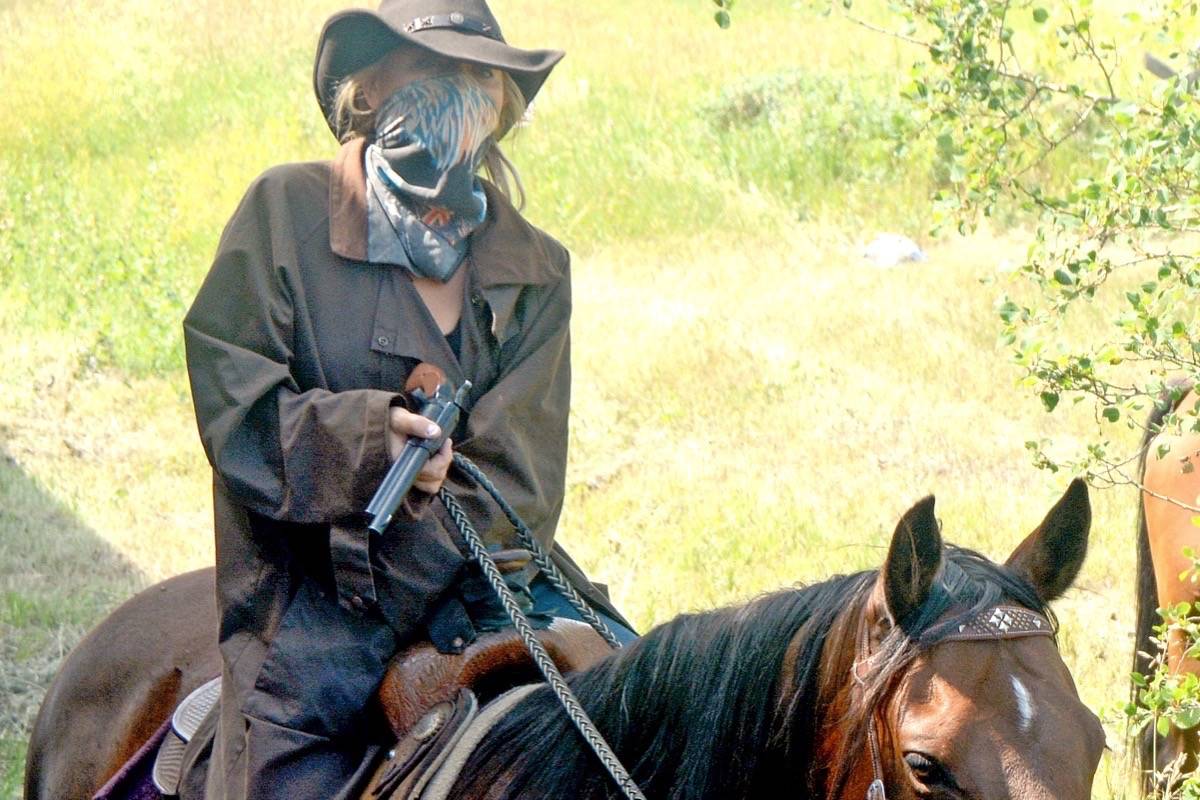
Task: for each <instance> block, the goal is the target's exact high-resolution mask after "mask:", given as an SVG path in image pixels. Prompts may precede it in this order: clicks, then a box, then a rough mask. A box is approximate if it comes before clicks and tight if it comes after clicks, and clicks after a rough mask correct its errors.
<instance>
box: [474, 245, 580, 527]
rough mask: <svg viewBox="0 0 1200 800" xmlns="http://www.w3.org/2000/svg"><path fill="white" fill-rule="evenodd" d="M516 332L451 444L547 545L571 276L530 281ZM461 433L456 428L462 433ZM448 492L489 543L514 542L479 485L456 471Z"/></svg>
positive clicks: (560, 446)
mask: <svg viewBox="0 0 1200 800" xmlns="http://www.w3.org/2000/svg"><path fill="white" fill-rule="evenodd" d="M517 313H518V314H519V316H520V319H521V325H520V332H519V333H518V334H516V337H515V340H512V341H508V342H505V343H504V344H503V345H502V347H501V364H500V374H499V378H498V379H497V381H496V383H495V385H494V386H492V387H491V389H489V390H488V391H487V392H486V393H485V394H484V395H483V396H481V397H480V398H478V400H477V401H476V403H475V405H474V407H473V408H472V409H471V413H470V416H469V417H468V420H467V426H466V430H465V435H464V436H463V438H462V440H461V441H459V442H456V449H457V450H458V451H459V452H461V453H462V454H464V455H466V456H467V457H468V458H470V459H471V460H473V461H475V462H476V463H477V464H479V465H480V466H481V467H482V468H483V469H484V470H485V471H486V472H487V474H488V476H489V477H491V478H492V480H493V482H494V483H495V484H496V486H497V488H499V490H500V492H501V493H502V494H503V495H504V497H505V498H506V499H507V500H508V502H509V503H511V504H512V506H513V508H514V509H516V511H517V513H518V514H519V515H520V517H521V518H522V519H523V520H524V521H525V523H526V524H527V525H528V526H529V527H530V529H531V530H532V531H533V532H534V535H535V537H536V538H537V539H538V540H539V541H540V542H541V543H542V544H543V545H545V546H546V547H547V549H549V545H550V543H551V542H552V541H553V538H554V529H555V526H556V525H557V524H558V517H559V514H560V513H561V511H562V505H563V495H564V492H565V486H566V470H567V431H568V411H569V408H570V402H571V357H570V349H571V345H570V333H569V325H570V318H571V281H570V269H569V263H568V262H567V257H566V253H565V251H563V268H562V275H561V278H560V279H558V280H557V281H556V282H554V283H551V284H547V285H540V286H532V287H529V288H527V289H526V290H525V292H524V293H523V296H522V297H521V298H520V300H519V303H518V309H517ZM460 435H462V434H460ZM451 482H452V483H453V484H454V486H453V490H454V491H455V492H456V493H457V494H458V495H459V496H460V498H461V499H462V502H463V505H464V507H466V509H467V512H468V513H469V514H470V515H471V517H472V519H478V520H481V521H482V524H481V525H480V530H481V531H485V530H486V531H489V534H490V535H489V538H490V539H491V540H492V541H504V542H509V541H515V539H514V538H513V536H512V533H513V529H512V526H511V525H510V524H509V523H508V521H507V519H505V517H504V515H503V513H502V512H501V511H500V509H499V508H498V507H497V506H496V504H495V502H494V501H493V500H492V499H491V497H490V496H488V495H487V494H486V492H485V491H484V490H483V488H482V487H479V486H476V485H475V484H474V482H473V481H471V480H470V479H469V478H468V477H467V476H465V475H463V474H461V473H460V472H459V471H457V470H453V471H452V472H451Z"/></svg>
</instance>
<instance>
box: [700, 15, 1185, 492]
mask: <svg viewBox="0 0 1200 800" xmlns="http://www.w3.org/2000/svg"><path fill="white" fill-rule="evenodd" d="M813 2H814V3H815V7H816V8H819V9H820V10H822V11H823V12H824V13H829V12H830V11H833V12H834V13H841V14H844V15H845V16H846V17H847V19H849V20H850V21H851V22H853V23H856V24H858V25H860V26H862V27H864V28H865V29H871V30H873V31H875V32H876V33H877V34H880V35H891V36H894V37H898V38H901V39H903V40H905V41H907V42H909V43H911V44H912V45H913V48H914V56H915V59H914V60H915V63H914V66H913V68H912V76H911V78H912V79H911V82H910V83H909V85H908V86H907V88H906V89H905V91H904V96H905V97H906V98H907V100H908V101H910V103H911V108H912V112H913V114H914V115H915V116H916V117H917V119H918V129H919V130H920V131H921V133H920V135H922V136H924V137H928V139H929V140H930V141H935V142H936V152H937V158H938V161H939V163H938V170H939V173H938V174H939V176H940V177H941V179H942V180H941V183H940V189H939V190H938V192H937V195H936V196H935V198H934V203H935V207H936V210H937V218H938V220H939V225H940V226H946V225H949V226H952V227H956V228H957V229H958V230H960V231H962V232H969V231H971V230H973V229H975V228H976V227H977V226H979V225H980V224H981V223H983V222H984V221H987V220H989V218H990V220H991V221H992V222H993V223H997V222H998V223H1000V224H1004V225H1008V224H1013V223H1016V224H1018V225H1021V226H1024V227H1028V229H1030V230H1031V232H1032V235H1031V237H1030V239H1031V242H1030V246H1029V248H1028V250H1027V252H1026V255H1025V258H1024V263H1022V264H1020V265H1019V266H1017V267H1015V268H1014V269H1012V270H1011V273H1010V274H1008V275H1005V276H1001V277H1003V278H1005V280H1004V282H1003V284H1002V285H1003V289H1002V292H1003V294H1002V296H1001V297H1000V298H999V300H998V302H997V311H998V315H999V319H998V327H999V330H1000V335H1001V338H1002V341H1003V343H1004V345H1005V346H1006V348H1007V349H1008V351H1009V352H1010V353H1011V356H1012V359H1013V360H1014V361H1015V363H1016V364H1017V365H1019V367H1020V369H1021V370H1022V374H1023V382H1024V384H1025V385H1026V386H1028V387H1029V389H1030V390H1031V392H1032V394H1033V396H1034V397H1036V398H1038V399H1039V400H1040V402H1041V403H1042V404H1043V405H1044V407H1045V409H1046V410H1047V411H1048V412H1056V411H1057V412H1061V409H1063V408H1067V407H1070V406H1073V405H1075V404H1077V403H1084V404H1086V405H1087V406H1088V407H1090V408H1091V409H1092V411H1093V413H1094V417H1095V421H1096V427H1095V429H1094V434H1093V435H1092V436H1091V437H1090V440H1089V441H1086V442H1084V443H1083V444H1082V445H1081V446H1080V447H1078V448H1077V449H1075V450H1069V449H1064V448H1063V447H1056V446H1055V444H1056V443H1054V442H1052V441H1047V440H1040V441H1030V442H1028V443H1027V446H1028V448H1029V449H1030V451H1031V452H1032V453H1033V456H1034V460H1035V462H1036V463H1037V464H1038V465H1039V466H1041V467H1043V468H1047V469H1052V470H1058V469H1064V468H1065V469H1069V470H1071V471H1073V472H1077V473H1083V474H1086V475H1088V477H1089V478H1090V479H1091V481H1092V482H1093V483H1097V484H1101V485H1103V484H1105V483H1110V482H1111V483H1125V482H1135V481H1136V478H1137V476H1136V474H1135V473H1136V469H1135V466H1136V453H1135V451H1136V449H1137V442H1138V441H1139V440H1140V437H1136V436H1133V435H1131V434H1130V432H1129V431H1130V429H1133V430H1135V431H1136V430H1137V429H1139V428H1140V427H1141V426H1142V425H1143V424H1144V420H1145V419H1146V417H1147V416H1148V411H1149V409H1150V407H1151V405H1152V404H1153V403H1155V402H1158V401H1159V398H1160V397H1162V396H1163V393H1164V391H1171V390H1170V389H1168V387H1169V386H1173V385H1175V382H1176V381H1177V380H1179V379H1190V380H1193V381H1194V380H1196V379H1200V335H1198V334H1200V331H1198V330H1197V321H1198V320H1197V310H1198V309H1200V264H1198V263H1197V258H1198V257H1200V256H1198V255H1197V253H1196V252H1195V251H1196V245H1197V243H1198V242H1200V239H1198V238H1197V234H1200V194H1198V193H1197V191H1196V190H1197V181H1198V180H1200V146H1198V145H1200V103H1198V102H1197V101H1198V97H1197V89H1198V87H1197V83H1198V81H1197V78H1198V77H1200V72H1195V73H1193V72H1192V70H1193V69H1194V66H1195V65H1194V64H1192V63H1191V62H1192V61H1194V60H1195V53H1194V52H1191V51H1189V50H1188V49H1187V47H1185V40H1186V39H1187V36H1188V31H1189V30H1194V29H1195V27H1196V16H1197V13H1198V5H1200V4H1198V2H1197V1H1196V0H1162V1H1161V2H1157V3H1156V4H1154V5H1152V6H1145V5H1142V4H1135V3H1132V2H1131V3H1129V4H1128V9H1127V10H1126V11H1125V13H1122V12H1121V10H1119V9H1118V10H1114V8H1113V7H1112V5H1111V4H1109V5H1104V6H1099V5H1094V4H1093V2H1092V0H1061V1H1060V2H1054V3H1050V2H1048V0H1007V1H1006V2H999V1H997V0H892V2H890V3H889V5H888V6H887V10H886V11H883V10H881V9H879V8H877V7H868V8H860V7H859V6H858V5H855V4H853V2H852V0H841V2H840V3H839V4H838V5H836V6H834V7H832V8H831V7H830V6H828V4H822V3H821V0H813ZM718 5H720V6H721V11H722V12H726V11H727V9H726V8H725V6H724V5H723V4H721V3H718ZM727 22H728V19H726V23H727ZM1152 51H1154V52H1158V53H1159V54H1160V55H1161V56H1162V57H1163V58H1164V59H1165V60H1166V63H1164V62H1158V61H1155V60H1153V59H1149V60H1147V61H1146V62H1145V63H1146V64H1147V65H1148V66H1149V67H1150V68H1151V69H1152V70H1154V71H1156V72H1157V75H1155V74H1151V72H1150V71H1147V70H1146V68H1144V66H1143V57H1144V55H1146V54H1148V53H1149V52H1152ZM1168 64H1169V65H1170V66H1168ZM1172 69H1173V70H1175V71H1177V72H1179V73H1182V74H1180V75H1175V76H1173V77H1170V75H1171V70H1172ZM1163 75H1167V76H1168V77H1161V76H1163ZM1174 391H1175V393H1176V395H1178V394H1179V393H1180V392H1181V390H1180V389H1179V388H1178V387H1177V386H1176V388H1175V389H1174ZM1181 417H1186V418H1181ZM1165 424H1166V425H1171V426H1175V427H1179V426H1184V425H1186V426H1188V427H1190V428H1192V429H1194V430H1200V417H1197V416H1196V415H1195V413H1194V412H1192V413H1188V414H1186V415H1178V416H1177V415H1170V416H1168V418H1167V420H1166V423H1165Z"/></svg>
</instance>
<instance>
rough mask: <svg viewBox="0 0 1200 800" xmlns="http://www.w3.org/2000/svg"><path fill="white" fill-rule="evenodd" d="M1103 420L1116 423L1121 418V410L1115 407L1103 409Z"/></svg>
mask: <svg viewBox="0 0 1200 800" xmlns="http://www.w3.org/2000/svg"><path fill="white" fill-rule="evenodd" d="M1104 418H1105V419H1106V420H1108V421H1109V422H1116V421H1117V420H1119V419H1120V418H1121V410H1120V409H1119V408H1117V407H1116V406H1109V407H1108V408H1106V409H1104Z"/></svg>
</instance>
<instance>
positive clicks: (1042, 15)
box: [1033, 8, 1050, 24]
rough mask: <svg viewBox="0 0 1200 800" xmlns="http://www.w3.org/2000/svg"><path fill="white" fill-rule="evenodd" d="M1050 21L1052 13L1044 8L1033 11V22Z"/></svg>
mask: <svg viewBox="0 0 1200 800" xmlns="http://www.w3.org/2000/svg"><path fill="white" fill-rule="evenodd" d="M1048 19H1050V12H1049V11H1047V10H1046V9H1044V8H1035V9H1034V10H1033V21H1034V22H1037V23H1039V24H1040V23H1042V22H1045V21H1046V20H1048Z"/></svg>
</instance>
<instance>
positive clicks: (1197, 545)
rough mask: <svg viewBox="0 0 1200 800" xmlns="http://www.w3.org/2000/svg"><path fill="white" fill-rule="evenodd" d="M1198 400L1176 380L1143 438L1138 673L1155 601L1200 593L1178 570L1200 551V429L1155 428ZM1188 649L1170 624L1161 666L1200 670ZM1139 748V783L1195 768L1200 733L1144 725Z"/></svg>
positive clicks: (1190, 598)
mask: <svg viewBox="0 0 1200 800" xmlns="http://www.w3.org/2000/svg"><path fill="white" fill-rule="evenodd" d="M1198 402H1200V397H1198V396H1197V394H1196V392H1195V391H1194V390H1193V389H1192V388H1191V387H1190V386H1189V385H1182V384H1181V385H1176V386H1175V387H1173V388H1172V389H1171V390H1170V391H1169V392H1168V393H1166V394H1165V395H1164V396H1163V398H1162V399H1161V400H1160V402H1159V403H1158V404H1157V405H1156V406H1155V408H1154V410H1153V411H1151V413H1150V416H1149V418H1148V419H1147V420H1146V426H1145V427H1146V433H1145V435H1144V436H1143V439H1142V448H1141V454H1140V463H1139V469H1138V474H1139V477H1140V480H1141V485H1142V487H1143V491H1142V492H1141V493H1140V494H1141V497H1140V501H1139V503H1138V523H1137V525H1138V531H1137V611H1136V628H1135V631H1134V639H1133V669H1134V671H1135V672H1140V673H1142V674H1148V673H1149V671H1150V669H1151V664H1150V662H1149V659H1150V657H1152V656H1153V655H1154V654H1155V645H1154V643H1153V642H1152V641H1151V639H1152V637H1153V633H1154V627H1155V625H1157V624H1159V623H1160V622H1161V620H1160V619H1159V616H1158V609H1159V608H1167V607H1169V606H1173V605H1176V604H1178V603H1194V602H1196V601H1198V600H1200V585H1197V584H1196V583H1194V582H1192V581H1190V580H1183V579H1182V578H1181V577H1180V576H1182V575H1183V574H1184V573H1186V572H1188V571H1190V570H1191V568H1192V561H1191V559H1190V558H1188V557H1187V556H1185V555H1184V550H1185V548H1188V547H1190V548H1192V549H1194V550H1196V551H1197V552H1200V528H1197V527H1196V526H1195V525H1194V524H1192V517H1193V515H1194V513H1195V512H1193V511H1190V510H1189V509H1188V508H1186V507H1185V506H1193V507H1194V506H1196V504H1197V500H1198V499H1200V469H1198V468H1200V463H1198V462H1200V457H1198V456H1200V433H1197V432H1193V431H1188V430H1184V431H1183V432H1182V433H1178V434H1176V433H1174V432H1172V431H1161V432H1160V431H1159V428H1161V427H1162V424H1163V421H1164V419H1165V418H1166V417H1167V415H1168V414H1170V413H1173V412H1177V411H1180V410H1181V409H1184V408H1185V407H1186V408H1188V409H1193V408H1195V407H1196V405H1197V403H1198ZM1172 501H1175V502H1172ZM1180 503H1182V504H1184V505H1179V504H1180ZM1186 650H1187V642H1186V640H1185V637H1184V636H1183V634H1182V632H1180V631H1173V632H1171V634H1170V635H1169V637H1168V639H1167V648H1166V654H1165V656H1166V663H1165V667H1166V669H1168V670H1170V671H1172V672H1176V673H1193V674H1200V661H1197V660H1196V659H1195V658H1189V657H1188V656H1187V655H1186ZM1133 691H1134V692H1136V691H1137V688H1136V687H1134V689H1133ZM1138 751H1139V760H1140V766H1141V769H1142V771H1143V773H1144V776H1145V777H1146V781H1144V782H1143V788H1145V789H1149V786H1150V779H1151V778H1152V773H1153V772H1160V773H1161V772H1163V771H1164V770H1165V769H1166V768H1167V767H1168V766H1169V765H1170V764H1171V763H1172V762H1174V761H1175V760H1176V759H1179V758H1182V759H1183V760H1182V763H1181V765H1182V768H1183V769H1184V770H1185V771H1191V770H1194V769H1195V768H1196V766H1197V764H1198V758H1197V757H1198V755H1200V736H1198V734H1197V731H1196V729H1195V728H1192V729H1189V730H1180V729H1178V728H1175V727H1172V728H1171V730H1170V732H1169V733H1168V734H1167V735H1166V736H1165V737H1159V736H1157V735H1156V734H1155V732H1154V731H1153V730H1150V729H1147V730H1146V731H1145V732H1144V733H1143V734H1142V736H1141V740H1140V742H1139V747H1138Z"/></svg>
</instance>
